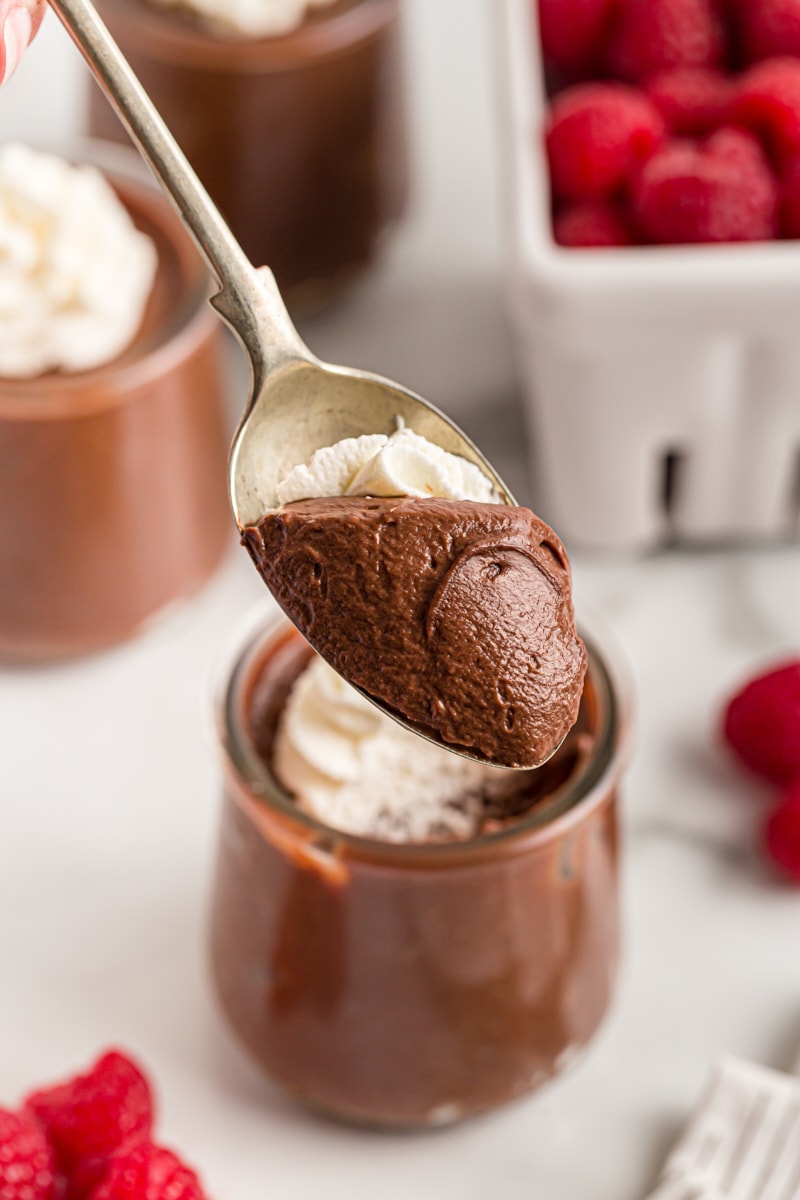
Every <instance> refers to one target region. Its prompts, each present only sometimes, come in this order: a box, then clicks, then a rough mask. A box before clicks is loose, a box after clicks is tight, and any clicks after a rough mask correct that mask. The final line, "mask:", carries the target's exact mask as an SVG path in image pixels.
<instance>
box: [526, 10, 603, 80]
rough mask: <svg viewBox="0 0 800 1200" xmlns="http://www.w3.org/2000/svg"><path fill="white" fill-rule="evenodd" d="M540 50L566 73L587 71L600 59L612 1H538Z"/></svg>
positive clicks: (578, 73) (549, 62) (552, 63)
mask: <svg viewBox="0 0 800 1200" xmlns="http://www.w3.org/2000/svg"><path fill="white" fill-rule="evenodd" d="M538 3H539V33H540V35H541V41H542V52H543V54H544V57H545V59H546V61H547V62H548V64H549V65H552V66H554V67H558V69H559V70H561V71H564V72H565V73H566V74H568V75H572V76H578V75H580V74H582V73H588V72H590V71H592V69H593V68H594V67H596V66H598V65H599V64H600V62H601V61H602V58H603V49H604V47H605V42H606V36H607V34H608V28H609V22H610V19H611V16H612V13H613V9H614V4H615V0H538Z"/></svg>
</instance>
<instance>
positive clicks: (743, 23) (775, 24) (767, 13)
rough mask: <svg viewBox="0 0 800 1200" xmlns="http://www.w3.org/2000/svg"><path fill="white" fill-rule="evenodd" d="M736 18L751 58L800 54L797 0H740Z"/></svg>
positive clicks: (799, 9)
mask: <svg viewBox="0 0 800 1200" xmlns="http://www.w3.org/2000/svg"><path fill="white" fill-rule="evenodd" d="M738 22H739V29H740V41H741V45H742V48H743V50H744V52H745V54H746V55H747V58H749V59H750V60H751V61H755V60H756V59H759V58H772V57H774V56H776V55H780V54H795V55H800V0H739V11H738Z"/></svg>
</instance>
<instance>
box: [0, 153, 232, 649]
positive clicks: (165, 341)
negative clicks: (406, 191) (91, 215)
mask: <svg viewBox="0 0 800 1200" xmlns="http://www.w3.org/2000/svg"><path fill="white" fill-rule="evenodd" d="M69 157H71V158H72V159H73V161H75V162H89V163H93V164H94V165H95V166H98V167H100V168H101V169H102V170H103V171H104V173H105V175H106V177H107V178H108V179H109V181H110V182H111V183H112V185H113V186H114V187H115V189H116V190H117V192H118V194H119V195H120V197H121V198H122V200H123V202H124V203H125V205H126V206H127V208H128V210H129V212H130V213H131V215H132V216H133V218H134V221H135V222H136V224H137V225H138V226H139V228H140V229H142V230H144V232H145V233H147V234H148V235H149V236H150V237H151V238H152V239H153V240H154V241H155V244H156V247H157V249H158V254H159V267H158V274H157V277H156V282H155V285H154V288H153V292H152V294H151V297H150V300H149V303H148V306H147V310H146V312H145V316H144V319H143V323H142V326H141V328H140V330H139V332H138V333H137V335H136V337H135V339H134V340H133V342H132V343H131V345H130V346H129V347H128V348H127V349H126V350H125V351H124V352H123V353H122V354H121V355H119V356H118V357H117V358H115V359H114V360H113V361H112V362H109V363H107V364H105V365H103V366H100V367H98V368H96V369H95V370H91V371H85V372H79V373H76V374H66V373H63V372H60V371H52V372H49V373H48V374H46V375H42V376H40V377H38V378H34V379H1V378H0V657H2V658H3V659H5V660H14V661H21V662H24V661H43V660H49V659H56V658H63V657H68V656H72V655H78V654H83V653H85V652H88V651H92V650H97V649H100V648H101V647H104V646H109V645H111V644H113V643H116V642H119V641H121V640H123V639H125V638H127V637H130V636H131V635H132V634H134V633H135V632H136V631H137V630H138V629H139V628H140V627H141V626H142V625H143V624H144V623H145V622H147V621H148V620H149V619H150V618H151V617H153V615H154V614H155V613H157V612H159V611H160V610H161V609H163V608H164V606H165V605H167V604H169V603H171V602H172V601H174V600H177V599H178V598H179V597H183V596H186V595H187V594H189V593H191V592H193V591H194V590H195V589H197V588H198V587H199V586H200V585H201V584H202V583H203V582H204V581H205V580H206V579H207V578H208V577H209V576H210V575H211V573H212V572H213V571H214V569H215V568H216V566H217V564H218V563H219V561H220V559H221V557H222V554H223V551H224V549H225V547H226V546H227V545H229V544H231V543H232V541H233V540H234V537H233V534H234V528H235V526H234V521H233V518H232V517H231V514H230V508H229V503H228V498H227V492H226V457H227V446H228V441H229V434H228V421H227V417H226V413H225V400H224V387H223V379H222V363H221V326H220V322H219V320H218V318H217V317H216V316H215V315H214V313H213V311H212V310H211V309H210V307H209V305H208V303H207V296H208V293H209V281H208V275H207V272H206V270H205V267H204V265H203V263H202V262H201V260H200V257H199V255H198V254H197V252H196V251H195V249H194V246H193V244H192V242H191V241H190V239H189V237H188V235H187V234H186V232H185V230H184V229H183V226H182V224H181V222H180V220H179V218H178V217H177V216H176V214H175V213H174V212H173V209H172V208H171V206H170V205H169V204H168V203H167V201H166V200H165V199H164V198H163V196H162V194H161V193H160V191H157V190H156V188H155V187H154V185H153V184H152V181H151V179H150V176H149V175H148V173H147V172H146V171H145V170H144V168H143V167H142V165H141V162H140V161H139V159H138V157H137V156H136V155H134V154H133V153H132V152H131V151H128V150H124V149H122V148H121V147H118V146H104V145H103V144H102V143H97V142H95V143H91V142H89V143H86V144H84V145H83V146H81V147H80V148H76V152H75V153H74V154H70V155H69Z"/></svg>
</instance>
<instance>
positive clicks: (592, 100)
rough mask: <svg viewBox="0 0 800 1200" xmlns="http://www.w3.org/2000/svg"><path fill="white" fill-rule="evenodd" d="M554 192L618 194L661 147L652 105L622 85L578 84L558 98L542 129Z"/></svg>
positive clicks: (568, 196) (661, 131)
mask: <svg viewBox="0 0 800 1200" xmlns="http://www.w3.org/2000/svg"><path fill="white" fill-rule="evenodd" d="M545 136H546V143H547V155H548V160H549V163H550V176H551V181H552V185H553V191H554V193H555V195H556V196H557V197H559V198H562V199H565V200H596V199H599V198H600V197H603V196H610V195H612V194H613V193H614V192H616V191H618V190H620V188H622V187H623V186H624V185H625V184H626V183H627V182H628V180H629V179H630V178H631V177H632V176H633V175H634V174H635V173H636V171H637V170H638V168H639V166H640V165H641V163H642V162H644V161H645V160H646V159H647V158H649V156H650V155H651V154H652V153H653V151H654V150H655V149H656V148H657V147H658V146H659V145H660V144H661V142H662V141H663V139H664V136H665V126H664V122H663V120H662V118H661V115H660V114H659V112H658V110H657V109H656V107H655V105H654V104H653V103H652V101H650V100H648V98H647V97H646V96H645V95H643V94H642V93H641V92H639V91H637V90H636V89H634V88H630V87H627V86H626V85H625V84H621V83H583V84H577V85H576V86H575V87H571V88H568V89H567V90H566V91H564V92H561V93H560V94H559V95H557V96H556V97H555V99H554V101H553V103H552V105H551V108H550V114H549V118H548V122H547V128H546V133H545Z"/></svg>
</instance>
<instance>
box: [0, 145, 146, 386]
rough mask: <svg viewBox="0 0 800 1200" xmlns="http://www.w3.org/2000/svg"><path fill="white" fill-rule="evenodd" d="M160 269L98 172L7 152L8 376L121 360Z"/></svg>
mask: <svg viewBox="0 0 800 1200" xmlns="http://www.w3.org/2000/svg"><path fill="white" fill-rule="evenodd" d="M157 265H158V257H157V252H156V248H155V246H154V245H153V243H152V242H151V240H150V239H149V238H147V237H145V235H144V234H142V233H140V232H139V230H138V229H137V228H136V227H135V225H134V223H133V221H132V220H131V217H130V215H129V213H128V211H127V209H126V208H125V206H124V205H123V204H122V202H121V201H120V200H119V198H118V196H117V195H116V193H115V192H114V190H113V188H112V187H111V185H110V184H109V183H108V181H107V180H106V179H105V178H104V177H103V176H102V175H101V173H100V172H99V171H98V170H96V169H95V168H94V167H91V166H73V165H72V164H70V163H68V162H66V161H65V160H64V159H61V158H58V157H56V156H55V155H51V154H42V153H39V152H38V151H34V150H31V149H29V148H28V147H26V146H22V145H18V144H16V143H8V144H6V145H5V146H3V147H2V149H0V375H3V376H12V377H32V376H36V375H41V374H43V373H44V372H46V371H51V370H62V371H68V372H75V371H86V370H90V369H91V368H94V367H97V366H100V365H101V364H102V363H105V362H107V361H109V360H110V359H113V358H115V357H116V356H117V355H118V354H120V353H121V352H122V351H123V350H124V349H125V348H126V346H127V345H128V344H129V343H130V341H131V340H132V338H133V337H134V335H135V334H136V332H137V330H138V328H139V326H140V324H141V321H142V316H143V314H144V310H145V306H146V304H147V300H148V297H149V295H150V291H151V289H152V286H153V281H154V279H155V275H156V269H157Z"/></svg>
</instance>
